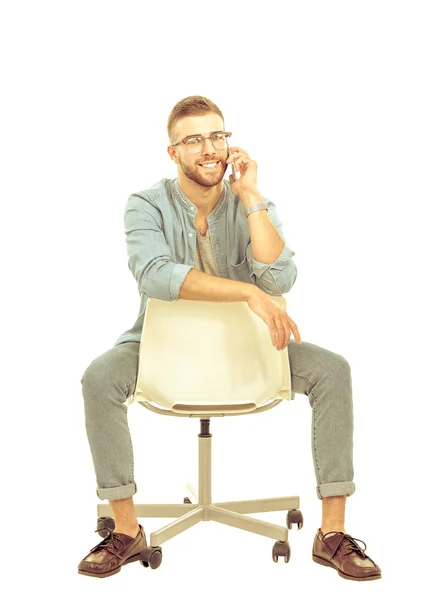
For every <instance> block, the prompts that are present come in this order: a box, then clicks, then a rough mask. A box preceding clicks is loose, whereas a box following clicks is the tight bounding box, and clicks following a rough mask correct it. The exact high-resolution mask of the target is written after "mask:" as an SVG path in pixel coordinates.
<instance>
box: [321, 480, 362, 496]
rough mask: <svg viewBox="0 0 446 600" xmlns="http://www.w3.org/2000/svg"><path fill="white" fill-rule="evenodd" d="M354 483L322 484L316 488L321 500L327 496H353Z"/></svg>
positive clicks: (336, 482)
mask: <svg viewBox="0 0 446 600" xmlns="http://www.w3.org/2000/svg"><path fill="white" fill-rule="evenodd" d="M355 489H356V488H355V484H354V483H353V481H335V482H334V483H322V484H321V485H318V486H317V487H316V494H317V497H318V498H319V500H322V498H326V497H327V496H346V495H347V496H351V495H352V494H354V493H355Z"/></svg>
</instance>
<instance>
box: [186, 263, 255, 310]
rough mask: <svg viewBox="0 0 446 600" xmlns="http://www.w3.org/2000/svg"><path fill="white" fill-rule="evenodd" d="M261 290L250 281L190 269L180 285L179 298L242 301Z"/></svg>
mask: <svg viewBox="0 0 446 600" xmlns="http://www.w3.org/2000/svg"><path fill="white" fill-rule="evenodd" d="M261 291H262V290H260V289H259V288H258V287H257V286H255V285H254V284H252V283H246V282H244V281H235V280H233V279H225V278H223V277H215V276H214V275H209V274H208V273H203V272H202V271H197V270H196V269H191V270H190V271H189V273H188V274H187V275H186V278H185V280H184V282H183V285H182V286H181V289H180V298H181V299H182V300H183V299H184V300H208V301H211V302H242V301H247V300H249V298H250V297H251V296H252V295H253V294H256V293H258V292H261Z"/></svg>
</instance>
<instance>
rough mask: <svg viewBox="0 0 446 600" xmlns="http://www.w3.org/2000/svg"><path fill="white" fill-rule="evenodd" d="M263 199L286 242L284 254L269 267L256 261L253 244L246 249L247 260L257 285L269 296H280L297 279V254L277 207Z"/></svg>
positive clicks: (272, 220) (276, 227)
mask: <svg viewBox="0 0 446 600" xmlns="http://www.w3.org/2000/svg"><path fill="white" fill-rule="evenodd" d="M262 197H263V201H264V202H265V204H266V205H267V206H268V214H269V218H270V219H271V222H272V224H273V225H274V227H275V229H276V231H277V233H278V234H279V235H280V237H281V238H282V240H283V241H284V242H285V246H284V247H283V250H282V252H281V253H280V254H279V256H278V257H277V258H276V260H275V261H274V262H273V263H271V264H270V265H268V264H267V263H263V262H260V261H259V260H256V259H255V258H254V257H253V255H252V248H251V242H249V244H248V246H247V248H246V258H247V260H248V266H249V269H250V271H251V273H252V274H253V275H255V278H256V285H257V286H258V287H259V288H260V289H262V290H263V291H264V292H266V293H267V294H270V295H272V296H279V295H281V294H284V293H286V292H289V291H290V290H291V288H292V287H293V285H294V283H295V281H296V278H297V267H296V264H295V263H294V261H293V259H292V258H293V256H294V255H295V254H296V253H295V252H294V251H293V250H292V249H291V248H290V247H289V246H288V244H287V242H286V240H285V236H284V233H283V226H282V223H281V222H280V218H279V215H278V213H277V209H276V205H275V204H274V202H272V201H271V200H268V199H267V198H265V197H264V196H262Z"/></svg>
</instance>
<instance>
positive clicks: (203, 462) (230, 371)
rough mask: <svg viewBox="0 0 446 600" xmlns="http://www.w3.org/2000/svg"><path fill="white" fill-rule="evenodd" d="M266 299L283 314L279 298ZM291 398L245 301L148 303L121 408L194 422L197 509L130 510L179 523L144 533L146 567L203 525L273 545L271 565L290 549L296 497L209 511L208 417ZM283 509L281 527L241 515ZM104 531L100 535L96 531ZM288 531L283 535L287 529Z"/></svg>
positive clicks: (101, 512) (297, 518)
mask: <svg viewBox="0 0 446 600" xmlns="http://www.w3.org/2000/svg"><path fill="white" fill-rule="evenodd" d="M272 299H273V300H274V301H275V302H277V304H278V305H279V306H280V307H281V308H282V309H283V310H285V309H286V302H285V299H284V298H283V297H282V296H272ZM293 397H294V395H293V393H292V390H291V376H290V368H289V362H288V348H285V349H284V350H281V351H277V349H276V348H275V347H274V346H273V343H272V341H271V336H270V331H269V328H268V326H267V325H266V323H265V322H264V321H263V320H262V319H261V318H260V317H258V316H257V315H256V314H255V313H254V312H253V311H252V310H251V309H250V308H249V306H248V304H247V303H246V302H210V301H209V302H208V301H201V300H200V301H196V300H183V299H180V300H176V301H173V302H167V301H164V300H158V299H153V298H149V299H148V301H147V305H146V313H145V320H144V326H143V331H142V337H141V344H140V351H139V366H138V377H137V382H136V387H135V392H134V394H133V396H130V397H129V398H127V401H126V402H127V404H129V405H130V404H131V403H132V402H139V404H141V405H142V406H144V407H145V408H148V409H149V410H152V411H154V412H156V413H158V414H161V415H169V416H173V417H189V418H190V417H198V418H199V419H200V433H199V434H198V474H199V482H198V502H197V497H196V494H195V491H194V490H193V488H192V486H190V485H188V489H189V491H190V494H191V495H192V496H193V500H194V503H192V502H191V500H190V498H189V497H185V498H184V501H183V503H182V504H135V510H136V516H137V517H179V518H177V519H176V520H175V521H173V522H172V523H169V524H168V525H166V526H165V527H162V528H161V529H158V531H155V532H153V533H151V534H150V546H148V547H147V548H146V549H145V550H143V551H142V552H141V554H140V557H139V558H140V562H141V564H143V565H144V566H145V567H149V566H150V567H151V568H152V569H156V568H158V567H159V565H160V564H161V561H162V549H161V546H160V544H162V543H163V542H165V541H167V540H169V539H171V538H172V537H174V536H176V535H178V534H179V533H181V532H182V531H185V530H186V529H189V527H192V526H193V525H195V524H196V523H200V522H201V521H218V522H219V523H225V524H226V525H231V526H232V527H238V528H239V529H244V530H245V531H252V532H253V533H257V534H260V535H264V536H266V537H270V538H272V539H275V540H277V541H276V542H275V544H274V546H273V551H272V557H273V560H274V562H277V561H278V557H279V556H283V557H284V559H285V562H286V563H287V562H288V561H289V559H290V555H291V550H290V545H289V543H288V529H291V527H292V524H293V523H297V526H298V529H301V528H302V525H303V517H302V513H301V511H300V510H298V509H299V505H300V498H299V496H287V497H284V498H264V499H262V500H237V501H235V502H220V503H216V504H214V503H213V502H212V497H211V437H212V434H211V433H210V430H209V425H210V420H211V417H224V416H240V415H248V414H254V413H258V412H261V411H264V410H268V409H270V408H272V407H273V406H277V404H279V403H280V402H282V400H291V399H292V398H293ZM97 508H98V529H99V533H100V535H102V536H103V537H105V535H106V533H108V530H107V528H106V527H109V528H110V529H113V528H114V526H115V522H114V519H113V518H104V517H112V515H113V513H112V512H111V507H110V505H109V504H98V506H97ZM277 510H288V513H287V517H286V524H287V527H281V526H279V525H275V524H272V523H268V522H266V521H261V520H259V519H253V518H251V517H247V516H245V514H246V513H248V514H250V513H257V512H268V511H277ZM104 525H106V527H104V528H103V529H101V527H103V526H104ZM287 528H288V529H287Z"/></svg>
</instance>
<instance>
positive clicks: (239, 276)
mask: <svg viewBox="0 0 446 600" xmlns="http://www.w3.org/2000/svg"><path fill="white" fill-rule="evenodd" d="M228 273H229V278H230V279H235V280H237V281H245V282H246V283H253V284H255V277H254V276H251V273H250V271H249V266H248V259H247V258H246V256H245V258H244V260H243V261H242V262H241V263H239V264H238V265H230V264H228Z"/></svg>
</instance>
